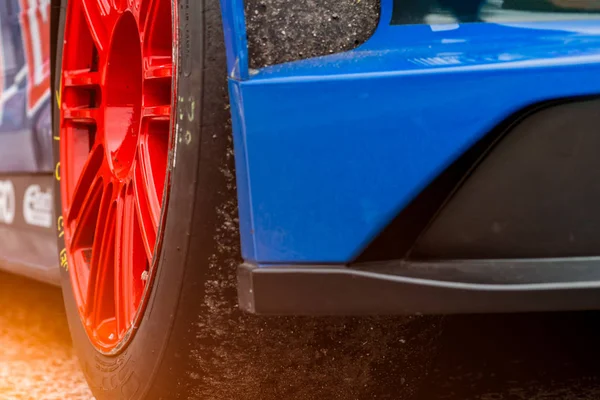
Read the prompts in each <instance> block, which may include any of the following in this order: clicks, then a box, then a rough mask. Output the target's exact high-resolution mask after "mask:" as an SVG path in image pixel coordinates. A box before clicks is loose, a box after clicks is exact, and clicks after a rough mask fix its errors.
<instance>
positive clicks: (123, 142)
mask: <svg viewBox="0 0 600 400" xmlns="http://www.w3.org/2000/svg"><path fill="white" fill-rule="evenodd" d="M142 79H143V72H142V50H141V40H140V35H139V32H138V27H137V23H136V20H135V18H134V16H133V15H132V14H131V13H130V12H125V13H123V15H122V16H121V17H120V19H119V21H118V22H117V25H116V27H115V30H114V34H113V38H112V40H111V46H110V50H109V54H108V64H107V68H106V87H105V92H104V94H105V96H106V98H105V114H104V118H105V121H104V124H105V125H104V126H105V129H106V131H105V146H106V154H107V155H108V158H109V160H108V161H109V163H110V164H111V165H112V170H113V172H114V173H115V175H116V176H117V177H119V178H121V179H122V178H125V177H127V176H128V175H129V172H130V170H131V166H132V164H133V161H134V159H135V153H136V148H137V141H138V136H139V131H140V121H141V112H142Z"/></svg>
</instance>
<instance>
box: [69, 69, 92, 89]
mask: <svg viewBox="0 0 600 400" xmlns="http://www.w3.org/2000/svg"><path fill="white" fill-rule="evenodd" d="M63 85H64V86H65V87H91V86H99V85H100V74H99V73H98V72H95V71H90V70H76V71H66V72H64V74H63Z"/></svg>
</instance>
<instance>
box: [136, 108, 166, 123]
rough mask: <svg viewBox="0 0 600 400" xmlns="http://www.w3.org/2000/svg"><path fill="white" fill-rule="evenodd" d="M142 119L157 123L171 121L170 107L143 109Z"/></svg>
mask: <svg viewBox="0 0 600 400" xmlns="http://www.w3.org/2000/svg"><path fill="white" fill-rule="evenodd" d="M142 118H148V119H151V120H157V121H170V120H171V106H148V107H144V111H143V113H142Z"/></svg>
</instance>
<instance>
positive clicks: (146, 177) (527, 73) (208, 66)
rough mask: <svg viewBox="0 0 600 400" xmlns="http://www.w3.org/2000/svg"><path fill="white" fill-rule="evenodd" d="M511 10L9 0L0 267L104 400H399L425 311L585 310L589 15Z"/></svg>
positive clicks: (598, 56) (599, 246) (590, 4)
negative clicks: (61, 319)
mask: <svg viewBox="0 0 600 400" xmlns="http://www.w3.org/2000/svg"><path fill="white" fill-rule="evenodd" d="M514 3H515V1H500V0H498V1H492V0H490V1H484V0H460V1H459V0H438V1H433V0H422V1H416V0H415V1H408V0H322V1H311V0H302V1H290V0H246V1H241V0H221V1H218V0H11V1H9V2H6V4H4V3H3V5H0V11H1V13H0V21H1V24H2V29H1V30H0V32H2V44H3V48H2V66H3V69H2V75H1V76H2V90H3V91H2V96H1V97H0V99H2V103H1V105H2V111H3V113H2V125H0V153H1V156H0V168H1V169H2V170H3V172H4V176H3V178H2V179H1V180H0V221H1V222H2V225H1V226H0V238H1V240H0V258H2V260H3V263H2V267H3V268H7V269H10V270H12V271H16V272H18V273H22V274H28V275H30V276H32V277H35V278H38V279H43V280H46V281H50V282H54V283H57V284H60V285H61V286H62V288H63V293H64V300H65V308H66V312H67V315H68V318H69V325H70V329H71V333H72V336H73V341H74V345H75V349H76V352H77V354H78V356H79V358H80V360H81V364H82V367H83V370H84V373H85V375H86V377H87V379H88V381H89V383H90V386H91V387H92V390H93V391H94V394H95V396H96V397H97V398H98V399H178V398H186V399H196V398H198V399H260V400H270V399H373V398H394V399H401V398H410V397H411V396H413V395H414V394H415V393H416V390H417V389H416V388H418V385H419V382H420V380H421V379H422V377H424V376H426V374H427V372H428V368H429V366H430V360H431V358H432V356H433V354H434V351H433V349H435V343H436V338H437V337H438V335H439V318H437V317H423V316H419V315H420V314H444V313H472V312H514V311H545V310H573V309H598V308H600V272H599V271H600V258H599V257H600V239H599V235H598V231H599V229H600V213H599V214H598V216H597V215H596V212H595V209H596V207H595V205H596V203H598V202H599V201H600V186H599V185H598V184H597V182H596V181H597V179H598V175H599V174H600V162H599V161H598V157H597V149H598V148H600V135H598V133H599V127H600V9H599V7H598V1H594V0H588V1H576V2H568V0H564V1H558V0H556V1H554V0H549V1H548V2H545V3H550V6H548V7H539V4H540V2H539V1H522V2H520V3H519V4H518V6H516V5H515V4H514ZM567 3H568V4H567ZM575 3H576V6H574V4H575ZM50 21H52V22H51V23H50ZM49 44H51V46H50V45H49ZM50 75H51V78H50ZM50 86H52V89H50ZM48 102H51V106H50V104H49V103H48ZM50 107H51V108H52V128H51V129H50V128H49V124H50ZM18 141H20V142H18ZM17 142H18V143H20V144H14V143H17ZM52 145H53V149H52V150H49V148H50V147H51V146H52ZM52 156H53V159H54V162H53V163H52V165H50V166H48V165H46V164H48V163H47V162H46V161H45V160H47V159H48V160H49V159H51V158H52ZM3 163H4V164H3ZM52 182H53V183H54V188H53V189H50V187H51V185H52ZM56 240H57V241H58V246H56V244H55V243H56ZM257 314H258V315H257ZM406 343H408V345H406V346H404V345H405V344H406ZM403 346H404V347H403ZM398 348H401V349H400V350H398V351H392V350H394V349H396V350H397V349H398ZM398 377H402V379H398ZM392 382H393V383H392Z"/></svg>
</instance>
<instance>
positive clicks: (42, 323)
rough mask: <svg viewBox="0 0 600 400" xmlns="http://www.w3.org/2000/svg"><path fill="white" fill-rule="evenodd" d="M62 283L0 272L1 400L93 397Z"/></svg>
mask: <svg viewBox="0 0 600 400" xmlns="http://www.w3.org/2000/svg"><path fill="white" fill-rule="evenodd" d="M93 398H94V397H93V396H92V394H91V392H90V390H89V388H88V386H87V384H86V381H85V378H84V376H83V373H82V372H81V369H80V367H79V364H78V361H77V358H76V356H75V353H74V351H73V348H72V346H71V336H70V334H69V328H68V326H67V320H66V316H65V313H64V309H63V305H62V296H61V292H60V289H59V288H56V287H52V286H49V285H45V284H42V283H38V282H34V281H31V280H28V279H25V278H20V277H17V276H14V275H10V274H6V273H0V400H13V399H14V400H21V399H23V400H90V399H93Z"/></svg>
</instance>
